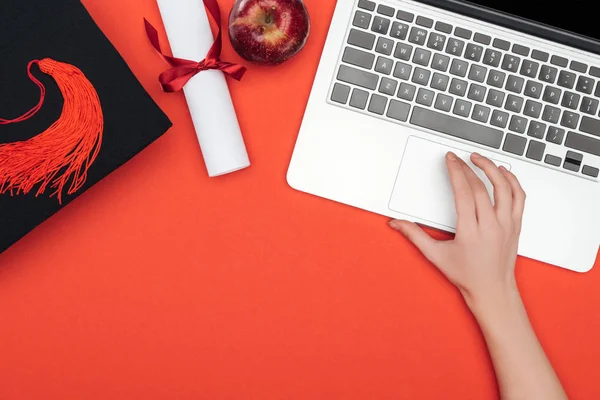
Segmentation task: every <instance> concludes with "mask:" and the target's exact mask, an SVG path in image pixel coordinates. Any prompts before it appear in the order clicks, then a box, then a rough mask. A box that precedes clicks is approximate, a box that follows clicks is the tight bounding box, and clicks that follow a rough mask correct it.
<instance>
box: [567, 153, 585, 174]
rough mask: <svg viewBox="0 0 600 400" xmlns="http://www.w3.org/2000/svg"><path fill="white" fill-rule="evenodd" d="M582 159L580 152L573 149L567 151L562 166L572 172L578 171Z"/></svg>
mask: <svg viewBox="0 0 600 400" xmlns="http://www.w3.org/2000/svg"><path fill="white" fill-rule="evenodd" d="M582 160H583V155H582V154H579V153H575V152H574V151H567V156H566V157H565V163H564V164H563V168H564V169H568V170H570V171H573V172H579V168H580V167H581V161H582Z"/></svg>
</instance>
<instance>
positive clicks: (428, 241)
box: [389, 219, 438, 263]
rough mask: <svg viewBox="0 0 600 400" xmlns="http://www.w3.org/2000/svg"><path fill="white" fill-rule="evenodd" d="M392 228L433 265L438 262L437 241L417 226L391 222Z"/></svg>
mask: <svg viewBox="0 0 600 400" xmlns="http://www.w3.org/2000/svg"><path fill="white" fill-rule="evenodd" d="M389 225H390V227H392V228H393V229H395V230H397V231H398V232H400V233H401V234H403V235H404V236H405V237H406V238H407V239H408V240H409V241H410V242H411V243H412V244H414V245H415V247H416V248H417V249H419V250H420V251H421V253H423V255H424V256H425V257H426V258H427V259H428V260H429V261H431V262H432V263H435V261H434V260H437V244H438V242H437V240H435V239H433V238H432V237H431V236H429V235H428V234H427V233H425V231H423V229H421V228H420V227H419V226H418V225H417V224H415V223H412V222H409V221H402V220H397V219H395V220H392V221H390V222H389Z"/></svg>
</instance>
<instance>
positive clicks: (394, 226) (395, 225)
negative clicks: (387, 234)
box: [388, 220, 400, 230]
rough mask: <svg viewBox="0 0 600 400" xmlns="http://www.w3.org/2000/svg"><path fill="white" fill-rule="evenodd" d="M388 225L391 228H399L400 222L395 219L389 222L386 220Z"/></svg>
mask: <svg viewBox="0 0 600 400" xmlns="http://www.w3.org/2000/svg"><path fill="white" fill-rule="evenodd" d="M388 225H389V226H390V227H391V228H392V229H396V230H398V229H400V222H399V221H396V220H391V221H390V222H388Z"/></svg>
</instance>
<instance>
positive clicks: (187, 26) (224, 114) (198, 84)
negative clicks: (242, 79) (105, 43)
mask: <svg viewBox="0 0 600 400" xmlns="http://www.w3.org/2000/svg"><path fill="white" fill-rule="evenodd" d="M158 7H159V9H160V13H161V15H162V19H163V23H164V25H165V30H166V31H167V37H168V38H169V44H170V45H171V50H172V52H173V56H174V57H177V58H183V59H187V60H194V61H200V60H202V59H204V57H205V56H206V54H207V53H208V50H209V49H210V48H211V46H212V45H213V43H214V37H213V34H212V32H211V29H210V24H209V20H208V15H207V12H206V9H205V8H204V3H203V1H202V0H158ZM183 90H184V93H185V98H186V100H187V103H188V107H189V109H190V114H191V116H192V121H193V123H194V128H195V130H196V136H198V141H199V142H200V148H201V149H202V155H203V156H204V162H205V163H206V169H207V170H208V175H209V176H211V177H213V176H218V175H224V174H227V173H230V172H233V171H237V170H240V169H242V168H246V167H248V166H249V165H250V160H249V159H248V153H247V151H246V146H245V145H244V139H243V137H242V132H241V130H240V126H239V123H238V119H237V116H236V115H235V109H234V108H233V103H232V101H231V95H230V94H229V88H228V87H227V82H226V81H225V76H224V75H223V73H222V72H221V71H216V70H209V71H202V72H200V73H198V74H196V76H194V77H193V78H192V79H190V81H189V82H188V83H187V84H186V85H185V87H184V89H183Z"/></svg>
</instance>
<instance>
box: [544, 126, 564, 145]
mask: <svg viewBox="0 0 600 400" xmlns="http://www.w3.org/2000/svg"><path fill="white" fill-rule="evenodd" d="M564 137H565V130H564V129H561V128H557V127H555V126H551V127H550V128H548V135H546V141H547V142H550V143H554V144H562V142H563V138H564Z"/></svg>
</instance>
